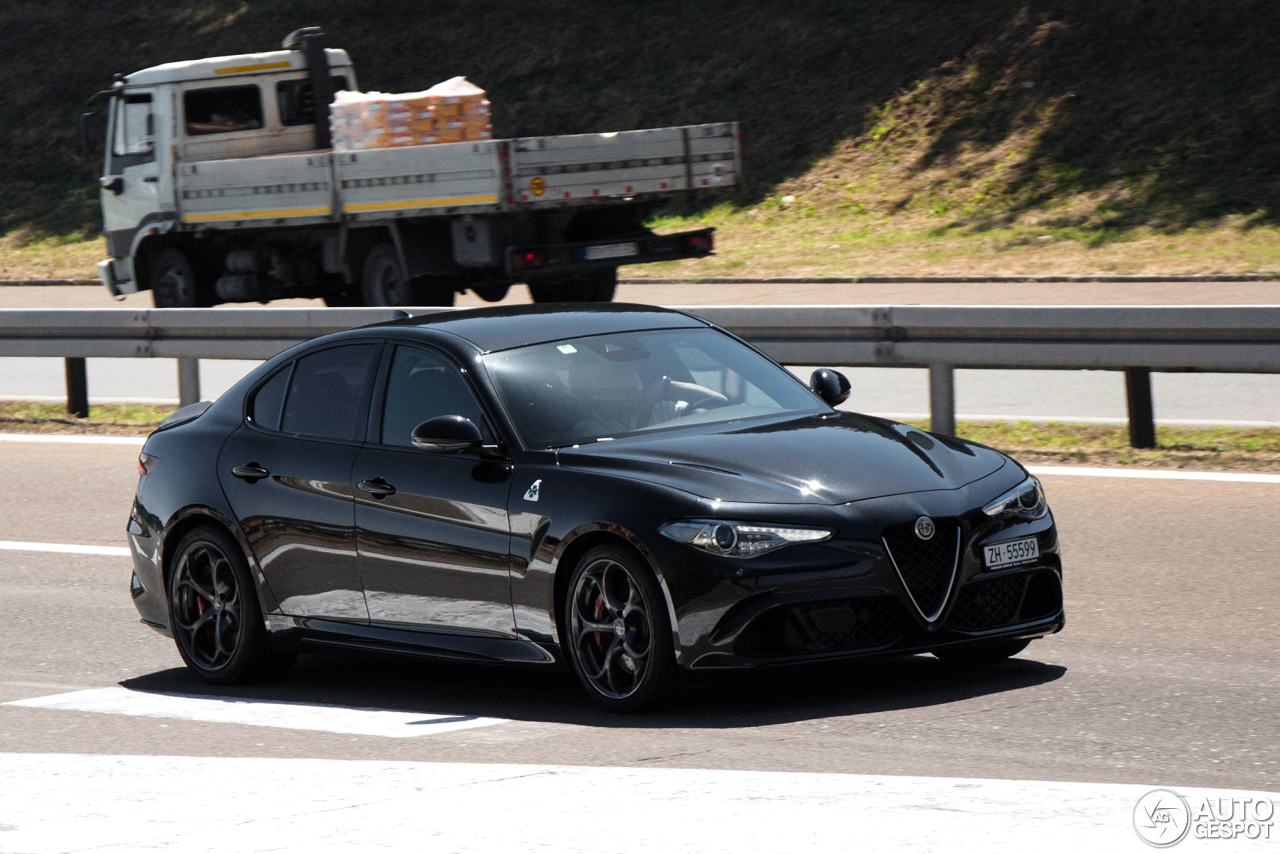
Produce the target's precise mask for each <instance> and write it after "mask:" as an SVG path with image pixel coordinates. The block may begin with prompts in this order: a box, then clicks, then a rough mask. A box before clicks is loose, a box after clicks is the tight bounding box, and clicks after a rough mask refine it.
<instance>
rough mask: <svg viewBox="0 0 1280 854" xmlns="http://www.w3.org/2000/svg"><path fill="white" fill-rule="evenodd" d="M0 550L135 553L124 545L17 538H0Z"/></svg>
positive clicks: (115, 554) (62, 552)
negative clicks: (79, 544) (91, 544)
mask: <svg viewBox="0 0 1280 854" xmlns="http://www.w3.org/2000/svg"><path fill="white" fill-rule="evenodd" d="M0 551H8V552H52V553H54V554H64V555H109V556H111V557H128V556H129V555H131V554H133V552H131V551H129V550H128V549H127V548H125V547H124V546H78V545H74V544H69V543H23V542H18V541H15V540H0Z"/></svg>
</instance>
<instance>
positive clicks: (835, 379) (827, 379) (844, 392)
mask: <svg viewBox="0 0 1280 854" xmlns="http://www.w3.org/2000/svg"><path fill="white" fill-rule="evenodd" d="M809 388H810V389H812V391H813V393H814V394H816V395H817V396H818V397H820V398H822V399H823V400H825V401H826V402H827V403H829V404H831V405H832V406H839V405H840V404H842V403H844V402H845V401H846V400H848V399H849V391H850V388H851V387H850V385H849V378H848V377H846V376H845V375H844V374H842V373H840V372H839V371H833V370H831V369H830V368H819V369H818V370H816V371H814V372H813V375H812V376H811V377H809Z"/></svg>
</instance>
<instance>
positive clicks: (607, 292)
mask: <svg viewBox="0 0 1280 854" xmlns="http://www.w3.org/2000/svg"><path fill="white" fill-rule="evenodd" d="M617 287H618V268H617V267H610V268H609V269H607V270H600V271H598V272H595V273H592V274H590V275H589V276H584V277H583V278H581V279H570V280H569V281H567V282H539V283H537V284H533V283H530V285H529V296H530V297H532V298H533V301H534V302H612V301H613V293H614V291H615V290H616V289H617Z"/></svg>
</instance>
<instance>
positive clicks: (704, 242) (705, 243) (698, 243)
mask: <svg viewBox="0 0 1280 854" xmlns="http://www.w3.org/2000/svg"><path fill="white" fill-rule="evenodd" d="M685 248H686V249H687V250H688V251H689V252H710V251H712V250H713V249H715V248H716V241H715V237H714V236H713V235H710V234H694V235H691V236H689V237H687V238H685Z"/></svg>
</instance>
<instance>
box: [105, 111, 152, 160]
mask: <svg viewBox="0 0 1280 854" xmlns="http://www.w3.org/2000/svg"><path fill="white" fill-rule="evenodd" d="M115 109H116V118H115V128H114V130H113V133H112V138H111V157H112V159H113V160H114V161H115V163H116V166H117V167H119V168H123V167H125V166H134V165H137V164H139V163H149V162H151V161H152V160H155V159H156V143H155V135H156V127H155V125H156V119H155V115H154V114H152V112H151V96H150V95H125V96H124V97H121V98H116V99H115Z"/></svg>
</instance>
